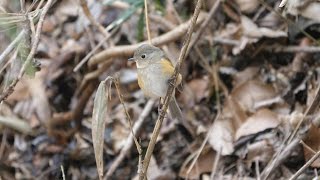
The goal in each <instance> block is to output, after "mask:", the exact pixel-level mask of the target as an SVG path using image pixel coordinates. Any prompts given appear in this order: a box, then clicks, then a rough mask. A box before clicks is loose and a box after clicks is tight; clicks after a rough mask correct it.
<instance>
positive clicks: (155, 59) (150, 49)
mask: <svg viewBox="0 0 320 180" xmlns="http://www.w3.org/2000/svg"><path fill="white" fill-rule="evenodd" d="M129 61H135V62H136V66H137V72H138V84H139V86H140V88H141V89H142V91H143V93H144V94H145V95H146V96H148V97H150V98H164V97H165V96H166V93H167V90H168V87H169V80H170V79H171V78H172V76H173V73H174V66H173V65H172V63H171V61H170V60H169V59H168V58H167V57H166V55H165V53H164V52H163V51H162V50H161V49H159V48H157V47H155V46H152V45H149V44H143V45H141V46H140V47H139V48H138V49H137V50H136V51H135V52H134V55H133V58H130V59H129ZM181 80H182V77H181V74H179V75H178V79H177V81H176V86H177V85H179V84H180V83H181ZM169 111H170V113H171V116H172V117H173V118H176V119H178V120H179V121H182V122H183V118H182V113H181V109H180V108H179V106H178V104H177V101H176V98H175V96H174V95H173V96H172V98H171V101H170V102H169Z"/></svg>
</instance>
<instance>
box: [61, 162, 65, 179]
mask: <svg viewBox="0 0 320 180" xmlns="http://www.w3.org/2000/svg"><path fill="white" fill-rule="evenodd" d="M60 169H61V174H62V180H66V175H65V174H64V169H63V165H60Z"/></svg>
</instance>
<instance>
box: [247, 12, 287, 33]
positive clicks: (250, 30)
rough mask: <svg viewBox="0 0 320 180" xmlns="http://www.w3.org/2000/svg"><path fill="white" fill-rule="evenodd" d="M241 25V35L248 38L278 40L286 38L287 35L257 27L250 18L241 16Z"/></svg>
mask: <svg viewBox="0 0 320 180" xmlns="http://www.w3.org/2000/svg"><path fill="white" fill-rule="evenodd" d="M241 25H242V30H243V34H244V35H245V36H246V37H248V38H261V37H269V38H278V37H287V33H286V32H284V31H280V30H272V29H269V28H265V27H258V26H257V25H256V24H255V23H254V22H253V21H252V20H251V19H250V18H248V17H247V16H241Z"/></svg>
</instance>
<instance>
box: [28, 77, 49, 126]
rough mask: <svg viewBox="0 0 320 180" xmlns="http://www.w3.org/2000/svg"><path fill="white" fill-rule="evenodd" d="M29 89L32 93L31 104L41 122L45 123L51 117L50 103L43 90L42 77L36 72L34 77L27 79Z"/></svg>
mask: <svg viewBox="0 0 320 180" xmlns="http://www.w3.org/2000/svg"><path fill="white" fill-rule="evenodd" d="M28 87H29V91H30V93H31V95H32V100H33V104H32V105H33V106H34V108H35V112H36V113H37V115H38V118H39V120H40V121H41V122H42V123H46V122H48V121H49V119H50V118H51V110H50V104H49V100H48V96H47V94H46V91H45V86H44V82H43V77H41V74H39V73H37V74H36V76H35V78H33V79H30V80H28Z"/></svg>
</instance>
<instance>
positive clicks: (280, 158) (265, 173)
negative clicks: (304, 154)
mask: <svg viewBox="0 0 320 180" xmlns="http://www.w3.org/2000/svg"><path fill="white" fill-rule="evenodd" d="M299 142H300V139H295V140H293V141H292V142H291V143H290V144H289V145H288V146H286V147H285V149H284V150H283V151H282V152H280V153H279V155H278V156H277V157H276V158H275V159H274V160H273V161H272V162H271V164H270V165H268V166H267V167H266V168H265V169H264V170H263V172H262V173H261V179H262V180H265V179H267V178H268V177H269V175H270V173H271V172H272V171H273V170H275V169H276V168H278V167H279V166H280V165H281V164H282V163H283V162H284V161H285V160H286V159H287V158H288V157H289V156H290V155H291V153H292V152H293V151H294V149H296V147H297V146H298V145H299Z"/></svg>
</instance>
